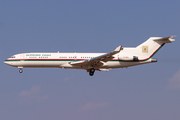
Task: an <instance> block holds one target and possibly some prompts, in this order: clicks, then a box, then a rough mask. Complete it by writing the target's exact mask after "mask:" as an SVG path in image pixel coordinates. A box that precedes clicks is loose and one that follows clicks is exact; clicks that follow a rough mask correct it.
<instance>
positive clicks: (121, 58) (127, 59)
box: [118, 55, 138, 61]
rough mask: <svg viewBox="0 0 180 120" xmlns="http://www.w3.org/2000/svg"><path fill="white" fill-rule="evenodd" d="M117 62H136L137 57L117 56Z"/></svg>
mask: <svg viewBox="0 0 180 120" xmlns="http://www.w3.org/2000/svg"><path fill="white" fill-rule="evenodd" d="M118 59H119V60H123V61H138V57H137V56H126V55H123V56H119V57H118Z"/></svg>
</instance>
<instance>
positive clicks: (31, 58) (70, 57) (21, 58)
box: [4, 53, 152, 70]
mask: <svg viewBox="0 0 180 120" xmlns="http://www.w3.org/2000/svg"><path fill="white" fill-rule="evenodd" d="M103 54H105V53H21V54H16V55H14V56H12V57H11V58H8V59H6V60H5V61H4V62H5V63H6V64H8V65H10V66H13V67H18V68H24V67H52V68H53V67H54V68H71V69H89V68H91V66H77V65H71V64H69V63H70V62H75V61H82V60H87V59H92V58H95V57H97V56H101V55H103ZM118 56H119V54H116V55H114V58H113V59H111V60H109V61H108V62H106V63H104V64H103V65H102V66H101V67H100V69H102V70H103V69H112V68H123V67H129V66H134V65H139V64H143V63H149V62H152V60H151V59H148V60H144V61H136V62H135V61H121V60H119V59H118ZM95 69H96V68H95ZM98 69H99V67H98Z"/></svg>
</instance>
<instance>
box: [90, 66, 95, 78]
mask: <svg viewBox="0 0 180 120" xmlns="http://www.w3.org/2000/svg"><path fill="white" fill-rule="evenodd" d="M94 72H95V69H94V68H91V69H90V71H89V75H90V76H93V75H94Z"/></svg>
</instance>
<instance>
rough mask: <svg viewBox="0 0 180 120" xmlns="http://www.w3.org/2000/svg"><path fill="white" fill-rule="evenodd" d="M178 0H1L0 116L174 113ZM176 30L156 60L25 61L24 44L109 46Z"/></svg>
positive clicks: (20, 119)
mask: <svg viewBox="0 0 180 120" xmlns="http://www.w3.org/2000/svg"><path fill="white" fill-rule="evenodd" d="M179 4H180V1H178V0H151V1H144V0H136V1H127V0H111V1H110V0H98V1H97V0H91V1H84V0H76V1H73V0H66V1H65V0H64V1H60V0H51V1H50V0H41V1H40V0H31V1H25V0H16V1H13V0H6V1H0V18H1V19H0V60H1V62H0V67H1V69H0V119H2V120H12V119H13V120H40V119H43V120H50V119H51V120H117V119H123V120H179V119H180V96H179V94H180V63H179V61H180V56H179V49H178V48H179V44H180V42H179V36H180V33H179V31H180V23H179V21H180V14H179V12H180V7H179ZM171 35H176V36H177V37H176V38H175V39H176V41H175V42H173V43H171V44H167V45H165V46H164V47H163V48H162V49H161V50H160V51H158V53H157V54H156V55H155V56H154V57H155V58H157V59H158V62H157V63H152V64H147V65H142V66H135V67H130V68H127V69H114V70H111V71H109V72H96V73H95V75H94V76H93V77H90V76H89V75H88V73H87V72H86V71H83V70H68V69H53V68H49V69H47V68H45V69H42V68H27V69H24V72H23V74H20V73H19V72H18V69H17V68H13V67H10V66H7V65H5V64H4V63H3V61H4V60H5V59H6V58H8V57H10V56H11V55H14V54H17V53H23V52H57V51H60V52H110V51H112V50H114V49H115V48H116V47H117V46H119V45H122V46H123V47H132V46H137V45H139V44H141V43H142V42H144V41H145V40H147V39H148V38H149V37H167V36H171Z"/></svg>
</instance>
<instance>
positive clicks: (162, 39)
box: [154, 36, 176, 43]
mask: <svg viewBox="0 0 180 120" xmlns="http://www.w3.org/2000/svg"><path fill="white" fill-rule="evenodd" d="M174 37H176V36H170V37H165V38H160V39H155V40H154V41H156V42H158V43H171V42H173V41H175V39H172V38H174Z"/></svg>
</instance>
